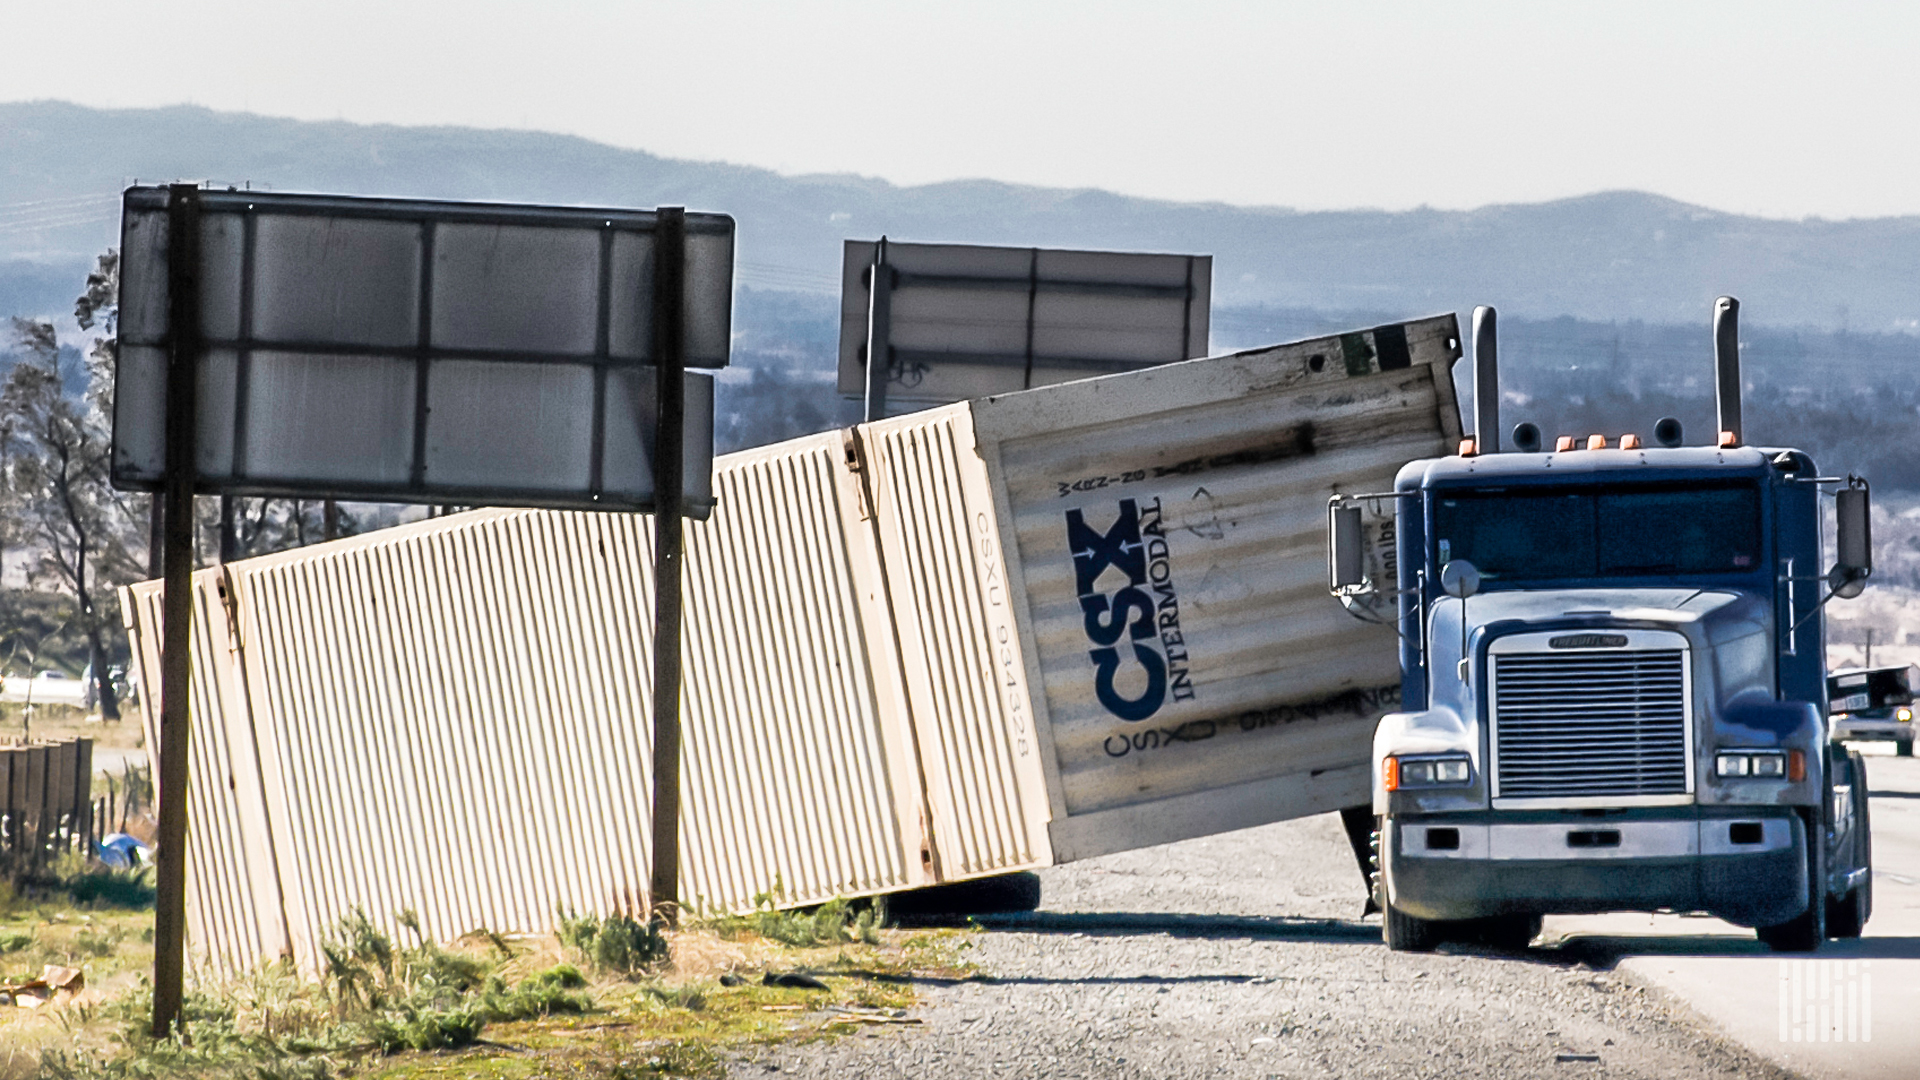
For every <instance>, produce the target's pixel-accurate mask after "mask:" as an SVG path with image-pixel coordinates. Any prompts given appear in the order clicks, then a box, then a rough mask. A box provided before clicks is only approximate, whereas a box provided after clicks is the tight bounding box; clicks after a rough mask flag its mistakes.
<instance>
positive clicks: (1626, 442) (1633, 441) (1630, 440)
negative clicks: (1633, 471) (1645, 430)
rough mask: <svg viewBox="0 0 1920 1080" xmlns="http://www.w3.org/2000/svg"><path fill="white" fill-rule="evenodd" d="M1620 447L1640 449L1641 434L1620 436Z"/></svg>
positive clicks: (1623, 448)
mask: <svg viewBox="0 0 1920 1080" xmlns="http://www.w3.org/2000/svg"><path fill="white" fill-rule="evenodd" d="M1620 449H1622V450H1638V449H1640V436H1638V435H1631V434H1629V435H1622V436H1620Z"/></svg>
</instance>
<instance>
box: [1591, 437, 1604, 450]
mask: <svg viewBox="0 0 1920 1080" xmlns="http://www.w3.org/2000/svg"><path fill="white" fill-rule="evenodd" d="M1606 448H1607V437H1606V436H1605V435H1589V436H1587V449H1589V450H1605V449H1606Z"/></svg>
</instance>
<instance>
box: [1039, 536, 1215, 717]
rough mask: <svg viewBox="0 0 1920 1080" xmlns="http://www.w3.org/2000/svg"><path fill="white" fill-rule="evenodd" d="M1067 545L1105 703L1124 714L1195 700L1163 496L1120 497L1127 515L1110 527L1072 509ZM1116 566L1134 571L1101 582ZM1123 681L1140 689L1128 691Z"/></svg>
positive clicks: (1098, 690) (1096, 689) (1090, 653)
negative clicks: (1114, 584) (1115, 582)
mask: <svg viewBox="0 0 1920 1080" xmlns="http://www.w3.org/2000/svg"><path fill="white" fill-rule="evenodd" d="M1067 550H1068V551H1070V552H1071V553H1072V554H1073V577H1074V585H1075V588H1076V590H1077V592H1078V594H1079V597H1080V611H1081V613H1082V616H1083V617H1084V619H1085V626H1086V631H1087V639H1088V640H1089V641H1091V642H1093V644H1094V646H1095V647H1094V648H1093V649H1090V650H1088V652H1087V656H1088V657H1089V658H1091V659H1092V660H1093V689H1094V694H1095V696H1097V697H1098V698H1099V699H1100V704H1101V705H1102V706H1104V707H1105V708H1106V710H1107V711H1108V712H1110V713H1112V714H1113V715H1115V716H1118V717H1119V718H1121V719H1122V720H1145V719H1147V718H1148V717H1150V716H1152V715H1153V714H1154V713H1156V712H1158V711H1160V707H1161V706H1162V705H1164V704H1165V703H1166V701H1167V698H1168V697H1169V696H1171V697H1172V698H1173V699H1174V700H1175V701H1188V700H1191V699H1192V698H1193V674H1192V672H1191V671H1190V670H1189V668H1188V663H1187V661H1188V657H1187V648H1186V639H1185V637H1184V636H1183V635H1182V634H1181V632H1180V599H1179V596H1178V594H1177V593H1176V592H1175V590H1174V586H1173V564H1172V562H1171V561H1170V560H1169V559H1168V557H1167V555H1168V553H1167V539H1166V535H1165V532H1164V530H1163V529H1162V527H1161V510H1160V500H1159V499H1155V500H1154V501H1153V502H1152V503H1150V504H1148V505H1147V506H1145V507H1142V506H1140V505H1139V504H1138V503H1137V502H1136V501H1135V500H1133V499H1122V500H1120V515H1119V517H1117V518H1115V519H1114V522H1113V524H1112V525H1110V526H1108V527H1107V529H1106V531H1104V532H1102V531H1100V530H1098V529H1095V528H1093V527H1092V526H1090V525H1088V524H1087V520H1086V514H1085V512H1084V511H1082V510H1077V509H1076V510H1069V511H1067ZM1108 570H1115V571H1118V572H1119V574H1120V575H1122V576H1124V577H1125V578H1126V582H1125V584H1123V585H1121V586H1120V588H1119V589H1118V590H1117V591H1115V592H1113V593H1110V594H1109V593H1106V592H1103V591H1101V590H1100V588H1099V583H1100V580H1101V577H1102V575H1104V574H1106V572H1107V571H1108ZM1122 638H1125V639H1126V646H1127V648H1126V652H1125V654H1124V655H1123V654H1122V651H1121V647H1120V645H1121V639H1122ZM1123 672H1124V673H1125V674H1124V675H1123ZM1123 682H1124V683H1125V684H1127V685H1128V686H1129V687H1131V688H1133V689H1135V690H1137V693H1134V694H1132V696H1128V695H1127V694H1126V693H1123V692H1122V689H1121V684H1122V683H1123Z"/></svg>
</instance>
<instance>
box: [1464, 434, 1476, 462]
mask: <svg viewBox="0 0 1920 1080" xmlns="http://www.w3.org/2000/svg"><path fill="white" fill-rule="evenodd" d="M1479 452H1480V448H1479V443H1478V441H1476V440H1475V439H1474V437H1473V436H1471V435H1469V436H1467V437H1466V438H1464V439H1461V440H1460V456H1461V457H1473V456H1474V455H1476V454H1478V453H1479Z"/></svg>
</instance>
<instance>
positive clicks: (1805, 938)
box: [1755, 818, 1827, 953]
mask: <svg viewBox="0 0 1920 1080" xmlns="http://www.w3.org/2000/svg"><path fill="white" fill-rule="evenodd" d="M1807 824H1808V829H1807V871H1808V872H1807V910H1805V911H1803V912H1801V913H1800V914H1799V915H1797V916H1795V917H1794V918H1791V919H1788V920H1787V921H1786V922H1783V923H1780V924H1778V925H1776V926H1763V927H1761V928H1760V929H1759V930H1757V931H1756V932H1755V933H1756V934H1757V936H1758V937H1759V938H1760V940H1761V941H1762V942H1764V943H1765V944H1766V946H1767V948H1769V949H1772V950H1773V951H1774V952H1796V953H1798V952H1812V951H1814V950H1815V949H1818V948H1819V947H1820V943H1821V942H1823V941H1825V940H1826V939H1827V843H1826V829H1825V826H1824V824H1823V823H1822V822H1821V820H1820V819H1818V818H1814V819H1812V820H1810V821H1808V823H1807Z"/></svg>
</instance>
